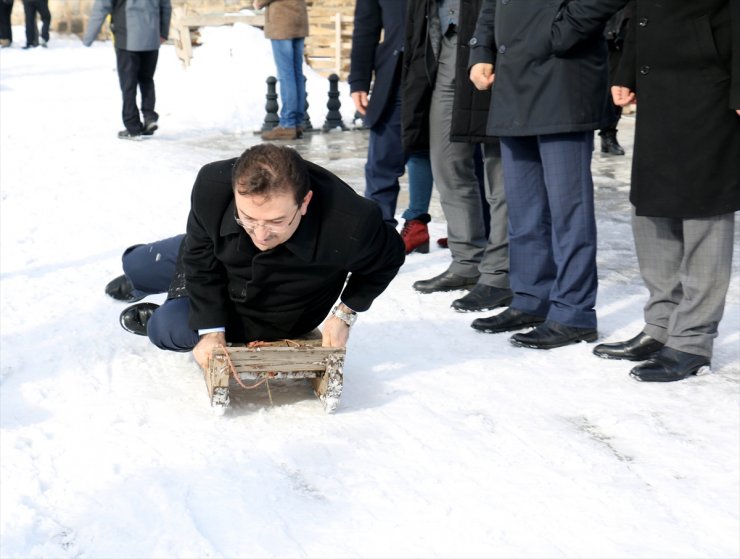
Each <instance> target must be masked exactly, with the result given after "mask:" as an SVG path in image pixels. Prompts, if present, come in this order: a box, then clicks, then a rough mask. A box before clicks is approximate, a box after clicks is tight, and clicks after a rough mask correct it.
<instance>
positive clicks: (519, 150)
mask: <svg viewBox="0 0 740 559" xmlns="http://www.w3.org/2000/svg"><path fill="white" fill-rule="evenodd" d="M501 161H502V163H503V169H504V190H505V192H506V203H507V209H508V216H509V221H508V222H509V282H510V284H511V289H512V291H513V292H514V298H513V300H512V302H511V304H510V305H509V306H510V307H511V308H512V309H514V310H517V311H522V312H525V313H527V314H529V315H536V316H539V317H544V316H546V315H547V313H548V311H549V309H550V291H551V289H552V284H553V282H554V280H555V276H556V273H557V268H556V267H555V262H554V260H553V253H552V224H551V217H550V208H549V206H548V203H547V190H546V188H545V180H544V176H543V170H542V162H541V160H540V152H539V148H538V145H537V137H536V136H524V137H506V138H501Z"/></svg>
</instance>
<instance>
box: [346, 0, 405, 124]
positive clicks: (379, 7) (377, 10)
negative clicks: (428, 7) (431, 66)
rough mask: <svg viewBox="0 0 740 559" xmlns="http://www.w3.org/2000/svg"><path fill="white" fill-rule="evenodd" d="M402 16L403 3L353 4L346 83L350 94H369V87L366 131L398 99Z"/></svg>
mask: <svg viewBox="0 0 740 559" xmlns="http://www.w3.org/2000/svg"><path fill="white" fill-rule="evenodd" d="M405 16H406V0H357V3H356V4H355V21H354V30H353V31H352V50H351V52H350V71H349V77H348V78H347V82H348V83H349V89H350V93H354V92H355V91H367V92H370V91H371V84H372V95H371V96H370V100H369V102H368V106H367V111H366V114H365V118H364V124H365V126H367V127H368V128H372V127H373V126H375V124H376V123H377V122H378V119H379V118H380V116H381V115H382V114H383V112H384V111H385V110H386V109H387V108H388V106H389V103H391V102H393V101H394V100H395V98H396V95H397V91H398V87H399V84H400V78H401V61H402V59H403V52H402V51H403V27H404V21H405ZM381 32H382V37H383V40H382V41H381V40H380V38H381ZM373 78H374V79H373Z"/></svg>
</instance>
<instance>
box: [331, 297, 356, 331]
mask: <svg viewBox="0 0 740 559" xmlns="http://www.w3.org/2000/svg"><path fill="white" fill-rule="evenodd" d="M331 314H332V315H333V316H336V317H337V318H338V319H339V320H341V321H342V322H344V323H345V324H346V325H347V326H349V327H351V326H352V325H353V324H354V323H355V321H356V320H357V313H356V312H355V311H353V310H352V309H351V308H349V307H348V306H347V305H345V304H344V303H337V304H336V305H335V306H334V308H333V309H332V310H331Z"/></svg>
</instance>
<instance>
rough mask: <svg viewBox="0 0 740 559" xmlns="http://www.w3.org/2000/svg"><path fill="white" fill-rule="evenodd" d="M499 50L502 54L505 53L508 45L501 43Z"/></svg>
mask: <svg viewBox="0 0 740 559" xmlns="http://www.w3.org/2000/svg"><path fill="white" fill-rule="evenodd" d="M498 51H499V52H500V53H501V54H504V53H505V52H506V45H501V46H500V47H499V48H498Z"/></svg>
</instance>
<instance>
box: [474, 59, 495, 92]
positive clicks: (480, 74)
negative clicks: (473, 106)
mask: <svg viewBox="0 0 740 559" xmlns="http://www.w3.org/2000/svg"><path fill="white" fill-rule="evenodd" d="M494 77H495V76H494V74H493V64H486V63H484V62H479V63H478V64H473V67H472V68H470V81H471V82H473V85H474V86H475V88H476V89H479V90H480V91H485V90H487V89H491V87H493V80H494Z"/></svg>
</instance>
